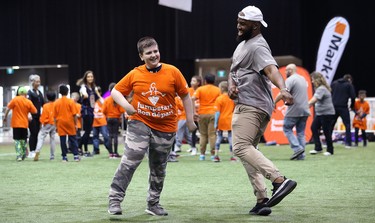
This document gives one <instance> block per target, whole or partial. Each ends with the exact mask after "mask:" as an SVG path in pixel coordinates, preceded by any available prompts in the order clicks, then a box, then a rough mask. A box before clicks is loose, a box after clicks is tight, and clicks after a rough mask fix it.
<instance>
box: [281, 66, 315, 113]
mask: <svg viewBox="0 0 375 223" xmlns="http://www.w3.org/2000/svg"><path fill="white" fill-rule="evenodd" d="M285 85H286V87H287V88H288V89H289V90H290V93H291V94H292V96H293V100H294V104H293V105H291V106H288V109H287V110H286V113H285V117H303V116H309V115H310V109H309V101H308V96H307V87H308V85H307V82H306V80H305V78H303V77H302V76H301V75H299V74H297V73H295V74H292V75H291V76H289V77H288V78H287V79H286V81H285Z"/></svg>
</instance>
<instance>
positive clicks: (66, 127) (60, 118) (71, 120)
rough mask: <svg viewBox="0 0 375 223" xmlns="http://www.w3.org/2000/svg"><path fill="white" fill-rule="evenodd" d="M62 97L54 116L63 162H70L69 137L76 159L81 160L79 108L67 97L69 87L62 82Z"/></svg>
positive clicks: (60, 87) (58, 100) (55, 108)
mask: <svg viewBox="0 0 375 223" xmlns="http://www.w3.org/2000/svg"><path fill="white" fill-rule="evenodd" d="M59 92H60V94H61V95H62V97H61V98H59V99H57V100H56V101H55V107H54V113H53V114H54V118H55V126H56V131H57V133H58V135H59V136H60V146H61V156H62V161H63V162H68V157H67V153H68V147H67V145H66V138H67V137H68V141H69V145H71V146H72V148H71V149H72V152H73V155H74V161H76V162H78V161H80V158H79V155H78V144H77V138H76V131H77V129H76V126H77V124H76V123H77V114H78V110H77V107H76V106H75V104H74V101H73V100H72V99H70V98H68V97H67V95H68V93H69V88H68V87H67V86H66V85H64V84H61V85H60V86H59Z"/></svg>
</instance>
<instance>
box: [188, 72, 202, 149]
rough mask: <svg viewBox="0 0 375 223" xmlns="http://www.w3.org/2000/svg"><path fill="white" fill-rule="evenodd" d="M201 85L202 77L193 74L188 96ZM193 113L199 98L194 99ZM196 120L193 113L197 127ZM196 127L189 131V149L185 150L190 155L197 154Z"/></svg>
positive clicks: (195, 111)
mask: <svg viewBox="0 0 375 223" xmlns="http://www.w3.org/2000/svg"><path fill="white" fill-rule="evenodd" d="M200 86H202V77H201V76H199V75H195V76H193V77H192V78H191V80H190V88H189V89H188V91H189V95H190V97H193V95H194V92H195V91H196V90H197V89H198V88H199V87H200ZM193 106H194V113H196V114H198V108H199V99H196V100H195V101H194V104H193ZM198 121H199V118H198V115H195V116H194V123H195V125H196V126H197V127H198V128H199V126H198ZM198 128H197V129H195V130H194V131H193V132H191V144H190V146H191V149H189V150H188V151H187V152H191V155H193V156H195V155H197V148H196V147H195V145H196V144H197V141H198V137H197V131H198Z"/></svg>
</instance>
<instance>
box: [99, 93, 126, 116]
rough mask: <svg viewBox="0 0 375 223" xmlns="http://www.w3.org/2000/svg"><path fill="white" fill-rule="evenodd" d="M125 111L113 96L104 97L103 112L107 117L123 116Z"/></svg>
mask: <svg viewBox="0 0 375 223" xmlns="http://www.w3.org/2000/svg"><path fill="white" fill-rule="evenodd" d="M123 113H125V109H124V108H123V107H121V106H120V105H118V104H117V103H116V102H115V101H114V100H113V98H112V96H108V97H107V98H106V99H104V104H103V114H104V115H105V116H106V117H107V118H118V119H120V118H121V115H122V114H123Z"/></svg>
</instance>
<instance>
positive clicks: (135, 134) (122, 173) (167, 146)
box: [108, 120, 176, 205]
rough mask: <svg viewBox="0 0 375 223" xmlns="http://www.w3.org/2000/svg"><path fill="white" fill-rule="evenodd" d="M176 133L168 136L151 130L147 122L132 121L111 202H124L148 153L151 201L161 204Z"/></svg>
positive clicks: (111, 194) (114, 182) (151, 203)
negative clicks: (134, 175) (127, 190)
mask: <svg viewBox="0 0 375 223" xmlns="http://www.w3.org/2000/svg"><path fill="white" fill-rule="evenodd" d="M175 135H176V134H175V133H174V132H173V133H165V132H160V131H156V130H154V129H151V128H150V127H148V126H147V125H145V124H144V123H142V122H140V121H137V120H131V121H129V122H128V127H127V132H126V140H125V152H124V155H123V156H122V159H121V163H120V164H119V166H118V168H117V170H116V172H115V176H114V177H113V180H112V184H111V186H110V190H109V196H108V198H109V203H110V204H111V203H114V202H122V201H123V200H124V197H125V193H126V189H127V188H128V186H129V183H130V181H131V179H132V177H133V174H134V172H135V170H136V169H137V167H138V166H139V164H140V163H141V162H142V160H143V157H144V156H145V154H146V153H147V154H148V162H149V168H150V175H149V184H150V185H149V189H148V197H147V202H148V203H149V204H150V205H153V204H156V203H159V200H160V194H161V191H162V190H163V184H164V178H165V173H166V167H167V160H168V155H169V153H170V151H171V147H172V144H173V141H174V139H175Z"/></svg>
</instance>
